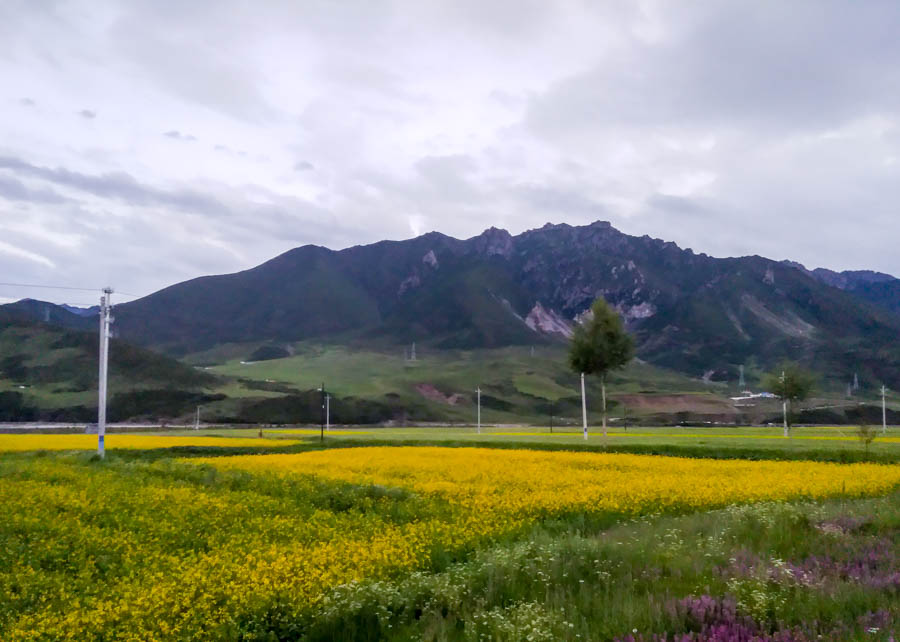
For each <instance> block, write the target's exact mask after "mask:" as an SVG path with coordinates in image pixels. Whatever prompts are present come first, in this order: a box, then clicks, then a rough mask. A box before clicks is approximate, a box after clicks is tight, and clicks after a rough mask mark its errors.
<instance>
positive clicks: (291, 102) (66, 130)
mask: <svg viewBox="0 0 900 642" xmlns="http://www.w3.org/2000/svg"><path fill="white" fill-rule="evenodd" d="M898 33H900V3H897V2H896V1H895V0H889V1H885V2H879V1H877V0H867V2H852V1H851V0H847V1H846V2H827V1H823V0H811V1H809V2H801V1H797V2H793V1H785V0H773V1H772V2H757V1H753V2H730V1H721V2H713V1H708V2H689V1H685V0H679V1H677V2H672V1H669V0H660V1H658V2H653V1H646V2H639V1H635V0H623V1H621V2H599V1H598V2H594V1H591V2H588V1H585V2H563V1H559V2H553V1H549V0H533V1H532V0H508V1H507V0H452V1H451V0H447V1H446V2H437V1H434V2H431V1H428V0H424V1H423V0H412V1H410V2H379V1H377V0H360V1H358V2H354V1H349V0H348V1H331V0H317V1H312V0H310V1H303V0H296V1H294V0H291V1H287V0H285V1H283V2H275V1H265V0H259V1H254V2H250V1H246V0H216V1H212V0H210V1H209V2H202V1H196V2H184V1H183V0H177V1H176V0H171V1H169V0H143V1H141V0H122V1H121V2H104V1H102V0H85V1H84V2H75V1H72V2H64V1H58V2H57V1H52V0H4V1H3V2H2V3H0V78H2V82H0V281H5V282H22V283H37V284H53V285H57V284H65V285H72V286H81V287H90V288H93V287H100V286H102V285H104V284H106V283H110V284H112V285H113V286H115V287H116V288H118V289H120V290H122V291H125V292H130V293H134V294H139V295H142V294H147V293H149V292H151V291H154V290H156V289H158V288H160V287H163V286H166V285H169V284H171V283H174V282H177V281H181V280H184V279H188V278H192V277H195V276H200V275H204V274H210V273H222V272H232V271H236V270H240V269H244V268H247V267H251V266H253V265H255V264H258V263H260V262H262V261H264V260H266V259H268V258H271V257H272V256H274V255H276V254H278V253H280V252H283V251H285V250H287V249H289V248H291V247H295V246H297V245H302V244H306V243H315V244H320V245H325V246H328V247H331V248H335V249H339V248H343V247H347V246H350V245H355V244H360V243H369V242H374V241H377V240H381V239H385V238H390V239H403V238H409V237H412V236H414V235H418V234H421V233H423V232H427V231H430V230H438V231H440V232H443V233H446V234H449V235H452V236H457V237H469V236H474V235H476V234H478V233H479V232H481V231H482V230H483V229H484V228H486V227H489V226H491V225H494V226H497V227H504V228H506V229H508V230H510V231H511V232H512V233H518V232H521V231H524V230H526V229H530V228H533V227H539V226H541V225H543V224H544V223H545V222H548V221H550V222H555V223H562V222H566V223H570V224H584V223H588V222H591V221H594V220H597V219H603V220H609V221H611V222H612V223H613V224H614V225H615V226H617V227H618V228H620V229H622V230H623V231H625V232H628V233H632V234H650V235H652V236H656V237H660V238H664V239H666V240H673V241H676V242H677V243H678V244H679V245H681V246H683V247H691V248H693V249H694V250H696V251H698V252H706V253H709V254H712V255H715V256H733V255H744V254H762V255H765V256H768V257H770V258H775V259H782V258H792V259H796V260H799V261H801V262H803V263H805V264H807V265H808V266H809V267H816V266H824V267H830V268H834V269H856V268H871V269H878V270H882V271H887V272H891V273H894V274H900V252H898V251H897V249H896V245H897V237H898V234H900V218H898V216H897V212H898V206H900V180H898V179H900V128H898V123H900V111H898V110H900V38H898V36H897V34H898ZM23 296H33V297H39V298H45V299H49V300H54V301H58V302H62V301H69V302H76V303H91V302H93V300H94V298H95V297H94V296H93V294H91V293H85V294H83V295H82V294H77V293H72V292H52V291H38V290H28V291H26V290H24V289H17V288H10V287H5V286H0V297H2V298H3V299H17V298H21V297H23ZM119 300H123V299H122V298H119Z"/></svg>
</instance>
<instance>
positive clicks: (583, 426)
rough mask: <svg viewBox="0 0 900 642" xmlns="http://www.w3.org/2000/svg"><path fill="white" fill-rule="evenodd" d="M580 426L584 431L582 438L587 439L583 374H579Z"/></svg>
mask: <svg viewBox="0 0 900 642" xmlns="http://www.w3.org/2000/svg"><path fill="white" fill-rule="evenodd" d="M581 424H582V428H583V430H584V438H585V439H587V401H586V400H585V397H584V373H583V372H582V373H581Z"/></svg>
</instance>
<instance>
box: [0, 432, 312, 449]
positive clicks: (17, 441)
mask: <svg viewBox="0 0 900 642" xmlns="http://www.w3.org/2000/svg"><path fill="white" fill-rule="evenodd" d="M105 442H106V449H107V450H114V449H121V448H125V449H132V450H134V449H137V450H150V449H153V448H176V447H184V446H210V447H213V446H218V447H234V448H239V447H249V446H256V447H260V446H266V447H270V446H290V445H291V444H296V443H298V442H296V441H288V440H285V439H257V438H249V437H248V438H241V437H199V436H198V437H180V436H179V437H175V436H166V435H162V436H160V435H134V434H130V435H123V434H113V435H106V439H105ZM96 448H97V435H83V434H77V435H0V452H24V451H29V450H96Z"/></svg>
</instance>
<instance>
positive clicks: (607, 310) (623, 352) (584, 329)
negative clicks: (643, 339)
mask: <svg viewBox="0 0 900 642" xmlns="http://www.w3.org/2000/svg"><path fill="white" fill-rule="evenodd" d="M632 357H634V341H633V340H632V338H631V336H630V335H629V334H628V333H627V332H626V331H625V326H624V324H623V323H622V317H621V316H619V313H618V312H617V311H616V310H615V309H614V308H612V307H611V306H610V305H609V304H608V303H607V302H606V301H604V300H603V299H597V300H596V301H594V304H593V305H592V306H591V318H590V319H589V320H588V321H586V322H585V323H584V324H582V325H579V326H577V327H576V328H575V334H574V335H573V336H572V343H571V345H570V347H569V366H571V368H572V370H574V371H575V372H583V373H584V374H595V375H600V376H601V377H603V376H605V375H606V374H607V373H609V372H610V371H612V370H617V369H618V368H622V367H623V366H625V365H626V364H627V363H628V362H629V361H631V359H632Z"/></svg>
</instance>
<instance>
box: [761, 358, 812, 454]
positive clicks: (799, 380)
mask: <svg viewBox="0 0 900 642" xmlns="http://www.w3.org/2000/svg"><path fill="white" fill-rule="evenodd" d="M763 387H764V388H765V389H766V390H768V391H769V392H771V393H772V394H774V395H775V396H777V397H778V398H779V399H781V404H782V410H783V413H784V436H785V437H789V436H790V434H791V424H792V423H793V414H794V404H796V403H799V402H801V401H803V400H804V399H807V398H808V397H809V396H810V395H811V394H812V391H813V389H814V388H815V387H816V378H815V376H814V375H813V374H812V373H811V372H808V371H806V370H804V369H803V368H801V367H800V366H798V365H797V364H796V363H785V364H784V365H782V366H781V367H780V368H778V369H777V370H775V371H774V372H771V373H769V374H768V375H766V376H765V378H763Z"/></svg>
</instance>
